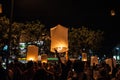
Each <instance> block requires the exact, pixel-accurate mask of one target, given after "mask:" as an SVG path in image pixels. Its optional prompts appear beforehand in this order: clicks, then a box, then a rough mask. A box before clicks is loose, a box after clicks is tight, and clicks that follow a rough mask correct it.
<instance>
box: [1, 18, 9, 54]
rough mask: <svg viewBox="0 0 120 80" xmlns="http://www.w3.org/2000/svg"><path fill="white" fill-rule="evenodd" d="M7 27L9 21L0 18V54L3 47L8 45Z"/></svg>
mask: <svg viewBox="0 0 120 80" xmlns="http://www.w3.org/2000/svg"><path fill="white" fill-rule="evenodd" d="M9 26H10V21H9V19H8V18H6V17H5V16H3V17H0V52H2V50H3V47H4V46H5V45H8V40H9V39H8V34H9Z"/></svg>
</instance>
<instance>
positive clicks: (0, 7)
mask: <svg viewBox="0 0 120 80" xmlns="http://www.w3.org/2000/svg"><path fill="white" fill-rule="evenodd" d="M0 13H2V4H0Z"/></svg>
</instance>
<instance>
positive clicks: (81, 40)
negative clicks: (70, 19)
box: [69, 26, 103, 55]
mask: <svg viewBox="0 0 120 80" xmlns="http://www.w3.org/2000/svg"><path fill="white" fill-rule="evenodd" d="M102 40H103V32H102V31H100V30H97V31H95V30H90V29H88V28H86V27H84V26H82V27H81V28H71V29H69V50H70V52H71V54H76V55H78V54H80V53H82V52H87V53H88V52H89V50H92V51H93V52H94V51H97V50H98V49H99V48H100V46H101V42H102Z"/></svg>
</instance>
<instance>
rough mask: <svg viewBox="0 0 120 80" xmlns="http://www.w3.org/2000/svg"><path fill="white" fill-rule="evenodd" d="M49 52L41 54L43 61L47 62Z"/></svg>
mask: <svg viewBox="0 0 120 80" xmlns="http://www.w3.org/2000/svg"><path fill="white" fill-rule="evenodd" d="M47 61H48V60H47V54H42V55H41V63H47Z"/></svg>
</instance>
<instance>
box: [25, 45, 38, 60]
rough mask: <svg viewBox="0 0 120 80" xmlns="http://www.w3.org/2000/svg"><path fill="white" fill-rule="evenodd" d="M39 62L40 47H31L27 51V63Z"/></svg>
mask: <svg viewBox="0 0 120 80" xmlns="http://www.w3.org/2000/svg"><path fill="white" fill-rule="evenodd" d="M30 60H32V61H38V47H37V46H35V45H29V46H28V51H27V61H30Z"/></svg>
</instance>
